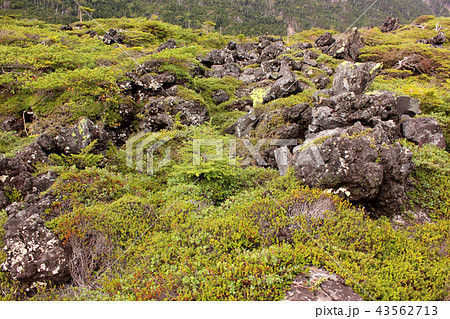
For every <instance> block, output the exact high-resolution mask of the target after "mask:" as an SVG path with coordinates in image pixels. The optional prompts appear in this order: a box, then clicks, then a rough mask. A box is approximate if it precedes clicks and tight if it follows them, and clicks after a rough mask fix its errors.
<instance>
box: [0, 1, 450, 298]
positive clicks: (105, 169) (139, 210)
mask: <svg viewBox="0 0 450 319" xmlns="http://www.w3.org/2000/svg"><path fill="white" fill-rule="evenodd" d="M186 2H187V1H186ZM62 3H64V1H62ZM96 3H98V4H99V5H100V4H101V3H102V2H96ZM108 3H109V2H108ZM114 3H115V4H117V6H118V7H117V8H119V9H120V8H122V7H121V6H123V5H124V4H123V3H122V2H120V1H116V2H114ZM168 3H170V2H168ZM231 3H239V2H238V1H234V2H231ZM92 7H95V6H94V5H93V6H92ZM132 8H133V7H132V6H130V7H126V8H125V7H123V10H130V12H133V11H132ZM97 11H100V10H97ZM117 12H122V11H117ZM175 12H176V11H175ZM160 13H163V11H162V12H160ZM111 14H112V13H111ZM162 16H164V14H162ZM182 18H183V16H182V17H180V19H182ZM421 19H422V20H423V19H427V21H428V23H429V24H430V25H434V24H435V23H436V22H439V23H440V24H441V25H443V26H445V27H446V28H450V19H449V18H434V17H421ZM198 22H199V23H200V22H201V21H198ZM98 23H99V24H97V22H95V21H90V22H84V27H83V29H82V30H77V29H75V30H73V31H67V32H63V31H60V30H59V25H55V24H47V23H44V22H41V21H37V20H33V21H28V20H20V19H13V18H10V17H2V18H1V20H0V66H1V69H2V73H1V74H0V91H1V92H2V93H1V95H0V120H2V119H4V118H5V117H6V116H8V115H13V116H16V117H20V116H22V114H23V111H33V112H34V113H35V114H36V116H37V118H38V119H39V121H36V123H38V124H35V123H27V126H28V131H29V133H30V135H32V136H30V137H24V136H22V137H20V136H18V135H17V134H13V133H6V132H1V133H0V152H1V153H5V155H6V156H8V157H10V156H13V154H14V153H16V152H17V151H18V150H19V149H20V148H23V147H24V145H28V144H29V143H31V142H32V141H33V140H34V137H33V134H38V133H39V132H40V131H41V130H42V129H47V130H48V131H52V130H57V129H58V128H60V127H63V126H66V125H68V124H73V123H75V122H77V121H78V120H79V119H80V118H81V117H83V116H85V117H89V118H90V119H92V120H93V121H97V122H99V123H103V124H104V125H106V126H109V127H115V126H117V125H118V122H119V121H120V114H119V106H120V105H121V104H125V105H127V106H128V107H130V108H133V107H136V108H138V107H140V106H142V105H136V104H137V103H136V102H134V101H131V100H130V99H128V98H127V97H125V96H123V95H122V94H121V93H120V89H119V87H118V85H117V82H118V81H121V80H123V79H124V78H125V74H126V72H127V71H130V70H132V69H135V68H136V64H135V62H134V61H133V59H135V61H137V62H138V63H143V62H146V61H158V67H159V68H160V69H159V71H170V72H172V73H173V74H175V75H176V77H177V79H178V80H180V81H182V82H183V83H184V86H183V87H181V86H180V91H179V93H178V94H179V95H180V96H183V97H185V98H189V99H194V100H199V101H201V102H202V103H204V104H205V105H206V106H207V107H208V110H209V112H210V115H211V120H210V121H209V122H207V123H205V124H203V125H201V126H198V127H188V126H183V125H182V124H181V123H176V125H175V126H174V129H173V130H171V131H162V132H161V134H160V136H159V138H160V139H162V138H164V137H170V138H171V140H170V142H168V143H167V144H165V147H166V148H167V147H171V149H172V152H173V153H172V162H171V163H170V164H169V165H167V166H164V167H162V168H161V169H159V170H158V171H156V173H155V174H154V175H153V176H148V175H145V174H141V173H138V172H136V171H134V170H132V169H130V168H129V167H127V166H126V159H125V151H124V149H123V148H117V147H115V146H112V145H111V146H110V148H109V151H108V153H107V154H106V155H104V156H100V155H93V154H92V153H90V150H91V148H92V147H93V145H90V146H88V148H86V149H85V150H84V151H83V152H82V153H80V154H78V155H69V156H54V157H52V158H51V159H52V161H51V162H50V163H48V164H45V165H44V164H42V165H39V167H38V168H37V169H38V171H39V172H46V171H49V170H53V171H55V172H56V173H57V175H58V179H57V181H56V182H55V183H54V184H53V186H52V187H51V189H50V190H49V191H48V192H53V194H55V195H56V196H57V197H58V198H60V200H58V201H55V202H53V204H52V206H51V207H50V208H49V209H48V210H47V211H46V212H45V214H44V215H45V216H47V217H49V218H47V220H48V222H47V227H48V228H49V229H51V230H52V231H54V232H55V233H57V234H58V236H59V237H60V239H61V240H62V241H63V242H64V243H67V244H68V245H70V246H71V247H72V248H74V249H75V248H77V249H79V250H80V251H81V252H83V253H84V254H85V255H83V257H84V258H86V259H87V260H90V261H92V263H91V264H90V265H91V266H92V267H91V266H89V267H91V268H89V267H88V268H86V269H80V272H79V273H76V274H73V276H74V282H72V283H71V284H70V285H67V286H62V287H51V286H47V287H39V288H38V292H37V293H36V294H34V295H28V296H27V295H25V294H23V293H22V292H23V289H24V288H23V287H22V286H21V285H19V284H18V283H17V282H14V281H12V280H11V279H10V278H8V276H7V275H6V274H5V273H0V286H1V291H2V294H0V300H14V299H31V300H54V299H57V300H93V299H95V300H280V299H283V297H284V293H285V291H286V290H287V289H288V288H289V285H290V284H291V283H292V280H293V279H294V277H295V276H296V275H297V274H299V273H301V272H302V271H304V267H305V266H306V265H316V266H320V267H324V268H326V269H328V270H330V271H332V272H335V273H337V274H339V275H341V276H342V277H343V278H344V279H345V281H346V283H347V284H348V285H350V286H351V287H352V288H353V289H354V290H355V291H356V292H357V293H359V294H360V295H361V296H362V297H363V298H364V299H365V300H373V299H375V300H443V299H445V298H448V296H449V289H450V286H449V283H448V278H449V275H450V255H449V247H450V245H449V244H450V194H449V189H450V184H449V178H448V176H449V174H450V157H449V153H448V152H447V151H445V150H439V149H437V148H435V147H432V146H429V145H425V146H423V147H422V146H421V147H419V146H415V145H413V144H411V143H408V142H404V145H407V146H408V147H409V148H410V149H411V150H412V151H413V153H414V161H415V164H416V166H417V170H416V172H415V173H414V176H413V178H414V183H415V189H414V190H412V191H411V193H410V202H409V204H408V207H405V214H404V215H403V217H402V218H403V222H398V221H396V220H389V219H388V218H380V219H377V220H374V219H371V218H370V217H369V216H368V214H367V212H366V211H365V210H364V209H362V208H360V207H355V206H353V205H352V204H351V203H349V202H347V201H344V200H342V199H340V198H338V197H336V196H334V195H330V194H326V193H324V192H323V190H321V189H315V188H308V187H306V186H304V185H302V184H301V183H300V182H299V181H298V180H297V179H296V178H295V177H294V174H293V172H292V171H291V172H290V173H289V174H287V175H286V176H284V177H280V176H279V174H278V172H277V171H275V170H273V169H268V168H261V167H253V166H248V167H246V166H242V165H240V164H239V163H240V161H239V159H238V163H237V165H236V166H230V165H228V158H227V159H226V160H222V161H206V162H202V163H201V165H199V166H193V165H192V151H191V150H192V140H193V139H195V138H222V139H224V140H227V139H230V136H226V135H224V134H223V129H224V128H226V127H228V126H229V125H230V124H231V123H233V122H234V120H235V119H236V118H237V117H239V116H241V115H242V114H243V113H242V112H238V111H227V110H226V108H225V106H226V104H219V105H215V103H214V102H213V100H212V98H211V93H212V92H214V91H216V90H217V89H222V90H224V91H226V92H227V93H229V94H230V96H231V101H233V100H235V99H236V96H235V95H236V89H238V88H240V87H241V85H242V83H240V82H239V81H238V80H236V79H234V78H224V79H217V78H196V77H193V76H192V75H191V72H190V71H191V69H192V68H193V67H195V66H197V67H199V68H205V67H204V66H201V65H199V62H198V60H197V57H198V55H199V54H205V53H206V52H208V51H209V50H211V49H214V48H222V47H224V46H226V44H227V42H228V41H229V40H231V39H234V40H236V41H240V42H242V41H251V40H252V39H248V38H244V39H243V38H242V37H240V38H236V39H235V38H233V37H231V36H223V35H220V34H218V33H215V32H210V33H208V34H206V33H205V32H199V31H194V30H188V29H182V28H181V27H178V26H174V25H171V24H168V23H164V22H161V21H156V20H147V19H145V18H136V19H128V18H122V19H100V20H98ZM192 23H194V21H193V22H192ZM342 23H345V22H344V21H343V22H342ZM308 26H309V25H308ZM308 26H307V25H305V27H308ZM111 27H116V28H120V29H123V32H124V35H125V40H124V43H125V45H123V46H118V45H112V46H107V45H105V44H103V42H101V41H100V40H99V39H96V38H91V37H89V35H86V34H85V31H86V30H88V29H90V30H95V31H97V32H98V33H99V34H104V32H105V30H108V29H109V28H111ZM337 27H339V25H338V26H337ZM232 30H233V29H231V30H228V31H229V32H231V31H232ZM273 30H274V31H276V30H275V29H273ZM258 31H263V30H259V29H258V30H256V29H255V30H253V31H252V32H258ZM323 32H324V30H321V29H313V30H310V31H304V32H302V33H298V34H296V35H294V36H292V37H290V39H289V41H290V42H291V43H296V42H305V41H310V42H313V41H314V39H315V38H316V37H317V36H318V35H320V34H322V33H323ZM332 32H333V33H335V34H336V33H337V31H332ZM361 32H362V36H363V37H364V39H365V40H366V42H367V43H368V46H366V47H365V48H364V49H363V51H362V55H361V56H360V59H361V61H370V60H376V61H382V62H384V69H383V71H382V75H380V76H379V77H377V79H376V80H375V81H374V83H373V85H372V88H371V89H372V90H390V91H396V92H399V93H402V94H407V95H410V96H413V97H417V98H419V99H421V101H422V111H423V115H432V116H435V117H436V118H437V119H438V120H439V121H440V123H441V124H442V127H443V128H444V131H445V132H446V134H447V135H446V138H447V145H450V93H449V92H450V81H449V80H448V72H449V69H450V65H449V53H448V49H449V48H450V47H449V44H448V43H446V44H445V47H446V49H437V48H428V47H427V46H425V45H419V44H414V43H415V42H416V41H417V40H418V39H420V38H428V37H430V36H433V35H434V33H435V32H433V31H432V30H431V29H424V30H422V29H417V28H414V29H413V28H412V27H411V26H405V27H403V28H402V29H400V30H399V31H398V32H396V33H395V34H382V33H381V32H380V31H379V29H377V28H374V29H370V30H362V31H361ZM169 38H174V39H175V40H176V42H177V45H178V46H179V47H178V48H177V49H172V50H164V51H162V52H160V53H156V54H152V55H150V54H149V53H150V52H152V51H154V50H155V48H156V47H157V46H158V45H159V44H161V43H163V42H164V41H166V40H167V39H169ZM317 52H319V51H317ZM411 53H417V54H422V55H423V56H425V57H427V58H429V59H430V61H431V65H432V67H433V71H432V72H430V73H429V74H412V73H411V72H408V71H401V72H403V74H402V75H401V76H399V73H401V72H400V71H399V70H396V69H394V67H395V62H396V61H398V60H399V59H401V58H403V57H404V56H407V55H409V54H411ZM292 56H294V53H293V54H292ZM130 57H131V59H130ZM318 61H320V62H324V63H327V64H328V65H329V66H330V67H335V66H337V65H338V63H339V61H338V60H335V59H332V58H331V57H329V56H326V55H321V56H320V57H319V58H318ZM303 80H304V81H305V82H307V81H310V79H309V78H306V77H305V78H304V79H303ZM313 92H314V89H310V90H307V91H305V92H304V93H300V94H297V95H293V96H291V97H288V98H283V99H278V100H276V101H273V102H271V103H269V104H268V105H265V106H264V107H268V108H271V109H278V108H281V107H284V106H290V105H292V104H295V103H299V102H308V101H310V98H311V96H312V93H313ZM38 125H39V127H38ZM132 125H135V124H132ZM274 125H276V123H274ZM257 133H258V132H257ZM225 145H228V144H227V143H225ZM203 151H204V152H205V153H206V154H209V153H211V154H213V152H214V150H213V149H212V148H211V149H208V148H207V149H205V150H203ZM163 154H164V149H162V150H160V153H159V154H158V155H159V156H160V157H162V156H163ZM13 195H14V192H13V190H11V196H13ZM16 200H21V199H20V198H16ZM414 212H424V213H425V214H426V215H428V216H429V218H430V221H429V222H420V221H417V219H415V218H414ZM398 213H402V212H398ZM50 217H52V218H50ZM5 222H6V213H5V212H4V211H0V226H2V225H3V224H4V223H5ZM2 240H3V227H0V247H3V243H2V242H1V241H2ZM94 248H95V249H94ZM4 258H5V256H4V253H3V251H2V250H1V249H0V262H2V261H3V260H4Z"/></svg>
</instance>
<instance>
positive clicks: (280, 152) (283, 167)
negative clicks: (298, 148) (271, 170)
mask: <svg viewBox="0 0 450 319" xmlns="http://www.w3.org/2000/svg"><path fill="white" fill-rule="evenodd" d="M275 161H276V162H277V166H278V171H279V172H280V175H281V176H284V175H286V173H287V171H288V169H289V167H290V166H291V161H292V154H291V152H290V151H289V149H288V148H287V146H282V147H279V148H277V149H276V150H275Z"/></svg>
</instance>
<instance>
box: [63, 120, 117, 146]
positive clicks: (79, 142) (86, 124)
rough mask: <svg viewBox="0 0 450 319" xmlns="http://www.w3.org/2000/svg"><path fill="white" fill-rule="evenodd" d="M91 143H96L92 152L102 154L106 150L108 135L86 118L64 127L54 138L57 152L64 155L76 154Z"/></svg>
mask: <svg viewBox="0 0 450 319" xmlns="http://www.w3.org/2000/svg"><path fill="white" fill-rule="evenodd" d="M93 141H97V142H96V144H95V147H94V150H93V151H94V152H104V151H106V149H107V148H108V133H107V132H106V131H105V130H104V129H103V128H101V127H99V126H97V125H95V124H94V123H93V122H92V121H91V120H89V119H87V118H83V119H81V120H80V121H79V122H78V124H76V125H73V126H70V127H64V128H63V129H61V131H60V132H59V134H58V135H57V136H56V138H55V142H56V149H57V151H58V152H59V153H64V154H78V153H80V152H81V150H82V149H84V148H86V147H87V146H88V145H89V144H90V143H92V142H93Z"/></svg>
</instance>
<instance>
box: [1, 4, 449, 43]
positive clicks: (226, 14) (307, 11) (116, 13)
mask: <svg viewBox="0 0 450 319" xmlns="http://www.w3.org/2000/svg"><path fill="white" fill-rule="evenodd" d="M78 3H80V4H81V5H82V6H87V7H90V8H93V9H95V12H94V13H93V17H95V18H110V17H122V16H128V17H139V16H148V15H152V14H155V13H156V14H157V15H159V16H160V17H161V18H162V19H163V20H164V21H167V22H170V23H174V24H178V25H181V26H183V27H191V28H200V27H201V25H202V23H203V22H204V21H207V20H210V21H213V22H214V23H216V29H217V30H221V31H222V32H223V33H229V34H239V33H244V34H247V35H251V34H261V33H265V32H269V33H271V34H286V32H287V28H288V27H289V26H290V27H292V28H293V29H294V30H295V31H300V30H305V29H309V28H312V27H320V28H327V29H329V28H335V29H340V30H343V29H346V28H347V27H348V26H350V25H351V24H352V23H353V22H354V21H355V20H357V19H358V17H360V15H361V14H362V13H363V12H364V11H365V10H366V9H367V8H369V7H370V6H371V5H372V4H373V0H134V1H126V0H79V1H78ZM449 7H450V5H449V0H379V1H378V2H376V3H375V4H374V5H373V7H371V8H370V9H369V10H368V11H367V13H366V14H365V15H363V16H362V17H361V18H360V19H359V20H358V21H357V22H356V24H355V25H356V26H363V25H380V24H381V21H382V20H383V19H384V18H385V17H386V16H396V17H399V18H400V21H401V22H402V23H406V22H408V21H412V20H414V19H415V18H417V17H418V16H420V15H423V14H438V15H443V16H448V15H449V10H448V8H449ZM0 14H3V15H5V14H20V15H22V16H25V17H35V18H39V19H43V20H46V21H50V22H55V23H56V22H58V23H67V22H73V21H76V20H77V19H78V9H77V5H76V3H75V1H73V0H15V1H4V2H3V4H1V2H0Z"/></svg>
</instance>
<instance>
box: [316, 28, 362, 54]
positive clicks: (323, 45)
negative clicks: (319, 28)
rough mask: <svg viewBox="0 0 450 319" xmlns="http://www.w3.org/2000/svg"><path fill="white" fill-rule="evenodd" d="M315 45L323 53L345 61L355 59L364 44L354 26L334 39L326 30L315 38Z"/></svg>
mask: <svg viewBox="0 0 450 319" xmlns="http://www.w3.org/2000/svg"><path fill="white" fill-rule="evenodd" d="M316 45H317V46H318V47H319V48H320V49H321V50H322V52H323V53H325V54H328V55H330V56H332V57H334V58H336V59H344V60H347V61H356V60H357V58H358V55H359V50H360V49H361V48H363V47H364V46H365V44H364V42H363V40H362V38H361V35H360V34H359V32H358V30H357V29H356V28H353V29H352V30H349V31H347V32H346V33H344V34H342V35H341V36H340V37H339V38H338V40H335V39H334V38H333V37H332V36H331V34H330V33H328V32H327V33H325V34H324V35H322V36H321V37H319V38H318V39H317V40H316Z"/></svg>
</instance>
